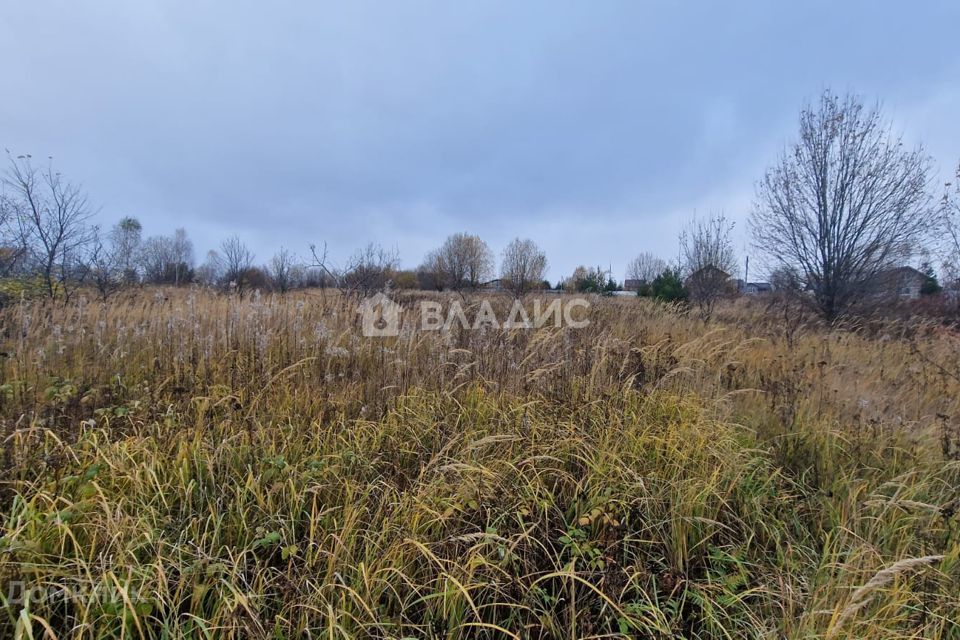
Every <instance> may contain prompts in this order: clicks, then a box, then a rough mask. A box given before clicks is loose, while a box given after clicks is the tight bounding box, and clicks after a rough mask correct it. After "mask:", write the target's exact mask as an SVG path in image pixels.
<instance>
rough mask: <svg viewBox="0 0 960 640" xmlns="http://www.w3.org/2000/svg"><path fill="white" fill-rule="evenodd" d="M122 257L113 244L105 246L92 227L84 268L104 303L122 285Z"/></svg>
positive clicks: (96, 230)
mask: <svg viewBox="0 0 960 640" xmlns="http://www.w3.org/2000/svg"><path fill="white" fill-rule="evenodd" d="M123 258H124V256H122V255H121V250H120V249H118V247H117V246H116V245H114V244H110V245H107V244H105V243H104V242H103V239H102V238H101V236H100V228H99V227H96V226H95V227H93V230H92V233H91V240H90V243H89V245H88V251H87V256H86V258H85V260H84V268H85V272H86V276H87V278H88V279H89V280H90V281H91V282H92V283H93V286H94V287H96V289H97V293H99V294H100V299H101V300H104V301H106V300H107V298H109V297H110V296H111V295H112V294H113V293H115V292H116V291H118V290H119V289H120V287H121V286H123V283H124V273H125V271H124V269H123V267H122V265H123Z"/></svg>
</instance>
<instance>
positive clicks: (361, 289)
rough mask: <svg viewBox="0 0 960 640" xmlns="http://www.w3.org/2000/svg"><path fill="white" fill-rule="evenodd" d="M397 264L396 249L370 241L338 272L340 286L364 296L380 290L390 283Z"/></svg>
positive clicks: (398, 261)
mask: <svg viewBox="0 0 960 640" xmlns="http://www.w3.org/2000/svg"><path fill="white" fill-rule="evenodd" d="M399 264H400V259H399V256H398V255H397V252H396V251H394V250H389V249H384V248H383V247H381V246H380V245H378V244H374V243H372V242H371V243H369V244H367V246H366V247H364V248H363V249H360V250H359V251H357V252H356V253H354V254H353V255H352V256H351V257H350V259H349V260H348V261H347V264H346V266H345V267H344V268H343V269H342V270H341V272H340V278H339V284H340V287H341V288H342V289H343V290H345V291H346V292H348V293H357V294H360V295H364V296H366V295H370V294H371V293H373V292H374V291H381V290H383V289H386V288H387V287H388V286H389V285H390V283H391V281H392V280H393V277H394V274H395V273H396V271H397V268H398V266H399Z"/></svg>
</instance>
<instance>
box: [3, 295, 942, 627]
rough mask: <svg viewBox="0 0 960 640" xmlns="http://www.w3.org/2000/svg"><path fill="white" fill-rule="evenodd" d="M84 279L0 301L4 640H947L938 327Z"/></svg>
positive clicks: (640, 306) (746, 311)
mask: <svg viewBox="0 0 960 640" xmlns="http://www.w3.org/2000/svg"><path fill="white" fill-rule="evenodd" d="M434 298H435V299H437V300H441V301H443V302H444V304H446V303H449V301H450V299H448V298H445V297H443V296H434ZM92 300H93V297H92V296H88V297H87V299H83V298H82V297H81V298H77V299H76V301H74V302H71V303H70V304H69V305H67V306H64V305H63V303H61V302H57V303H51V302H44V301H37V302H24V303H21V304H16V305H13V306H8V307H6V308H4V309H3V310H2V311H0V320H2V327H3V346H2V350H3V352H4V354H5V357H4V358H3V364H2V381H0V382H2V386H0V402H2V407H0V417H2V425H3V434H2V437H3V443H4V445H3V467H2V485H0V497H2V505H3V511H2V513H3V521H2V530H0V534H2V537H0V591H2V595H0V598H2V602H0V605H2V608H3V613H2V614H0V615H2V618H0V635H2V636H3V637H23V638H29V637H33V638H41V637H56V638H105V637H117V638H120V637H125V638H132V637H142V636H145V637H153V638H205V637H206V638H220V637H236V638H247V637H253V638H301V637H324V638H334V637H344V638H371V637H374V638H405V637H416V638H473V637H479V638H511V637H521V638H527V637H535V638H579V637H615V636H623V637H653V638H668V637H676V636H685V637H703V638H712V637H732V638H739V637H791V638H811V637H821V636H826V635H830V636H832V637H835V638H842V637H849V638H894V637H928V638H941V637H960V620H958V611H960V564H958V562H960V557H958V556H960V544H958V540H960V538H958V529H960V522H958V516H957V512H958V511H960V462H957V460H956V459H953V458H954V455H953V452H954V451H955V448H954V447H956V446H958V443H956V442H954V441H953V438H954V436H953V435H952V434H954V433H956V429H957V427H956V422H955V420H956V418H954V416H957V417H960V411H958V408H960V407H958V403H960V382H958V380H957V378H955V377H953V375H954V374H955V373H957V372H958V371H960V357H958V354H960V348H958V340H957V338H956V337H954V336H953V335H951V334H950V333H948V332H944V331H940V330H936V329H934V328H931V327H926V326H922V325H920V324H915V325H913V326H901V325H894V324H891V325H889V326H882V327H872V328H871V330H870V331H860V332H856V333H855V332H852V331H848V330H826V329H807V330H806V331H804V332H802V333H801V334H799V335H798V336H797V337H796V339H795V340H793V341H792V345H790V344H788V343H787V341H786V340H785V339H783V337H782V332H781V330H780V328H779V327H778V324H777V322H776V321H775V319H774V318H771V317H769V316H765V315H764V313H763V310H762V309H761V308H759V307H755V306H754V307H751V306H749V305H740V306H734V307H728V308H727V309H724V310H722V312H720V313H718V314H717V318H716V320H714V321H713V322H712V323H710V324H704V323H703V322H701V321H699V320H697V319H696V318H694V317H690V316H688V315H686V314H685V313H683V312H682V310H680V309H677V308H673V307H668V306H664V305H659V304H657V303H653V302H650V301H645V300H639V299H599V298H597V299H593V300H592V307H591V309H590V313H589V319H590V320H591V325H590V326H589V327H586V328H584V329H577V330H574V329H569V328H562V329H556V328H543V329H540V330H535V331H525V330H509V331H507V330H492V329H487V330H482V331H472V330H460V329H456V328H455V329H454V330H452V331H451V332H449V333H443V332H432V331H427V332H425V331H421V330H420V329H419V328H418V326H419V325H418V322H417V320H418V319H417V317H416V313H415V312H414V311H413V302H414V300H413V296H407V297H406V298H404V299H403V302H404V304H405V305H406V306H407V308H408V311H407V312H406V313H405V314H404V327H403V330H402V332H401V334H400V336H398V337H396V338H384V339H371V338H364V337H362V335H361V333H360V321H359V317H358V315H357V313H356V302H357V301H356V300H353V299H348V298H345V297H343V296H340V295H338V294H336V293H335V292H326V293H325V294H321V293H320V292H307V293H301V294H291V295H288V296H287V297H285V298H281V297H269V296H259V295H254V296H253V297H247V298H245V299H244V300H238V299H236V298H231V297H226V296H218V295H215V294H212V293H208V292H205V291H201V290H195V291H186V290H150V289H146V290H143V291H138V292H135V293H129V294H124V295H123V296H122V297H118V298H117V299H115V300H112V301H111V302H109V303H107V304H101V303H99V302H93V301H92ZM492 301H493V304H494V306H495V307H496V308H497V309H498V310H499V311H503V312H504V313H505V309H506V308H507V307H508V305H509V301H508V300H506V299H500V298H493V299H492ZM528 302H529V301H528ZM479 303H480V299H479V298H473V297H468V298H467V300H466V306H468V307H470V308H471V309H475V308H476V307H477V306H478V305H479ZM468 315H471V314H470V312H468ZM498 315H499V314H498ZM878 576H879V577H878Z"/></svg>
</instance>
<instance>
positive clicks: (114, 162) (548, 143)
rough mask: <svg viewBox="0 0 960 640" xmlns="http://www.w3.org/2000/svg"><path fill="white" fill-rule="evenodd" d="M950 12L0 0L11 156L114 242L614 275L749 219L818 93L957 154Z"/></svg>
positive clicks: (959, 58)
mask: <svg viewBox="0 0 960 640" xmlns="http://www.w3.org/2000/svg"><path fill="white" fill-rule="evenodd" d="M958 26H960V3H958V2H956V0H944V1H942V2H910V3H907V2H899V1H898V2H892V1H890V2H878V1H871V2H868V1H862V2H843V3H840V2H837V1H836V0H831V1H829V2H826V1H824V2H809V1H805V2H791V3H787V2H768V1H759V0H758V1H756V2H729V3H719V2H709V3H708V2H702V3H694V2H675V1H663V2H648V1H643V0H624V1H614V0H580V1H577V2H566V1H563V0H548V1H534V0H509V1H503V2H493V1H485V2H479V1H473V0H455V1H454V0H437V1H420V0H380V1H379V2H372V1H366V0H349V1H341V2H296V3H294V2H283V1H280V2H270V3H266V2H262V1H261V2H252V1H246V0H232V1H230V2H226V1H224V2H220V3H213V2H205V1H203V0H191V1H189V2H188V1H185V0H184V1H159V0H157V1H155V0H137V1H136V2H131V1H130V0H110V1H107V0H100V1H89V2H86V1H79V0H62V1H57V2H54V1H46V0H29V1H26V0H0V60H2V61H3V78H2V81H0V146H2V147H5V148H8V149H10V151H11V152H13V153H15V154H20V153H30V154H32V155H33V156H34V157H35V158H38V157H39V158H45V157H46V156H53V157H54V162H55V164H56V166H57V168H59V169H60V170H61V171H62V172H63V173H64V174H65V175H67V177H69V178H70V179H71V180H74V181H77V182H82V183H83V185H84V186H85V188H86V190H87V192H88V193H89V195H90V197H91V199H92V200H93V201H94V202H96V203H97V205H98V206H99V207H100V213H99V221H100V223H101V224H103V225H104V226H109V225H111V224H112V223H113V222H115V221H116V220H117V219H119V218H120V217H122V216H127V215H132V216H136V217H138V218H139V219H140V220H141V222H142V223H143V225H144V233H145V235H152V234H161V233H162V234H167V233H171V232H172V231H173V230H174V229H175V228H176V227H179V226H182V227H185V228H186V229H187V231H188V232H189V234H190V236H191V238H192V239H193V240H194V243H195V245H196V252H197V258H198V260H202V259H203V255H204V253H205V252H206V250H207V249H208V248H211V247H214V246H215V245H217V244H218V243H219V242H220V240H221V239H222V238H223V237H225V236H227V235H230V234H232V233H237V234H238V235H239V236H240V237H241V238H242V239H243V240H245V241H246V242H247V243H248V244H249V245H250V246H251V247H252V248H253V249H254V250H255V251H256V253H257V257H258V260H261V261H266V260H267V259H268V258H269V256H270V255H271V254H272V253H273V252H274V251H275V250H276V249H277V248H278V247H279V246H281V245H283V246H286V247H287V248H289V249H292V250H294V251H296V252H299V253H302V254H305V253H306V252H307V247H308V246H309V244H310V243H311V242H318V243H319V242H323V241H326V242H327V243H328V244H329V245H330V247H331V252H332V254H333V255H334V257H336V258H337V259H343V258H345V257H346V256H347V255H348V254H349V253H351V252H352V251H353V250H354V249H356V248H358V247H360V246H361V245H363V244H365V243H366V242H368V241H375V242H379V243H381V244H383V245H384V246H387V247H395V248H396V249H398V250H399V252H400V255H401V258H402V261H403V264H404V265H406V266H409V267H413V266H415V265H416V264H417V263H419V262H420V260H421V258H422V257H423V254H424V253H425V252H426V251H427V250H429V249H430V248H432V247H434V246H435V245H437V244H439V243H440V242H441V241H442V240H443V239H444V237H446V236H447V235H448V234H451V233H454V232H458V231H469V232H472V233H477V234H479V235H481V236H482V237H483V238H484V239H485V240H487V242H488V243H489V244H490V245H491V247H492V248H493V249H494V251H496V252H497V254H498V255H499V253H500V251H501V250H502V248H503V247H504V245H505V244H506V243H507V242H508V241H509V240H510V239H511V238H513V237H515V236H521V237H530V238H533V239H534V240H535V241H536V242H538V243H539V244H540V245H541V246H542V247H543V248H544V249H545V250H546V252H547V255H548V258H549V260H550V264H551V269H550V277H551V279H557V278H559V277H561V276H563V275H565V274H568V273H569V272H570V271H572V269H573V268H574V267H575V266H576V265H577V264H581V263H584V264H589V265H602V266H604V267H606V266H607V265H608V264H611V265H612V267H613V270H614V275H615V276H616V277H618V278H623V272H624V268H625V265H626V263H627V261H628V260H629V259H630V258H631V257H633V256H634V255H635V254H637V253H638V252H640V251H652V252H655V253H658V254H660V255H661V256H663V257H665V258H672V257H674V256H676V253H677V240H676V237H677V232H678V230H679V229H680V228H681V227H682V225H683V224H684V223H685V221H686V220H688V219H689V218H690V217H691V216H692V215H693V214H694V213H695V212H697V213H699V214H700V215H706V214H709V213H710V212H718V211H723V212H725V213H726V214H727V216H728V217H730V218H732V219H734V220H736V221H737V225H738V244H739V246H738V249H739V250H740V252H741V253H744V252H745V251H746V250H747V248H748V247H747V242H746V235H747V234H746V233H745V228H746V220H747V213H748V211H749V207H750V202H751V199H752V195H753V188H754V183H755V181H756V180H757V179H758V178H759V177H760V175H761V173H762V172H763V170H764V168H765V167H766V166H767V165H768V164H770V163H771V162H772V161H773V160H774V159H775V157H776V155H777V153H778V151H779V150H780V149H781V148H782V146H783V145H784V144H785V143H786V142H788V141H789V140H790V139H791V138H792V137H793V136H794V135H795V132H796V129H797V115H798V111H799V109H800V108H801V107H802V106H803V104H804V103H805V101H807V100H809V99H811V98H815V97H816V96H817V94H819V93H820V92H821V91H822V90H823V89H824V88H826V87H832V88H833V89H834V90H836V91H840V92H845V91H847V90H853V91H855V92H857V93H859V94H862V95H864V96H865V97H866V98H867V99H869V100H871V101H872V100H875V99H879V100H881V101H882V103H883V105H884V108H885V110H886V113H887V115H888V116H889V117H890V118H891V119H892V120H893V121H894V123H895V125H896V127H897V128H898V129H899V130H901V131H902V132H903V133H904V134H905V137H906V139H907V140H908V141H910V142H911V143H913V142H923V143H924V144H925V146H926V147H927V149H928V150H929V152H930V153H931V155H933V157H934V158H935V160H936V161H937V163H938V166H939V169H940V172H941V174H942V176H943V177H944V179H946V177H947V176H948V175H949V174H950V173H951V172H952V169H953V167H955V166H956V163H957V161H958V160H960V118H958V115H960V47H958V46H957V41H958V33H960V32H958Z"/></svg>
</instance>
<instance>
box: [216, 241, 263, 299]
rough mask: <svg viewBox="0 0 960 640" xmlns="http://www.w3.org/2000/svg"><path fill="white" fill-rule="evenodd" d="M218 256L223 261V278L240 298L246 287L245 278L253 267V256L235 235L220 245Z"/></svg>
mask: <svg viewBox="0 0 960 640" xmlns="http://www.w3.org/2000/svg"><path fill="white" fill-rule="evenodd" d="M220 256H221V259H222V260H223V278H224V280H225V281H226V283H227V284H229V286H230V288H231V289H232V290H234V291H236V292H237V293H238V294H240V296H241V297H242V296H243V293H244V291H245V289H246V285H247V276H248V275H249V271H250V268H251V267H253V260H254V257H255V256H254V254H253V251H251V250H250V248H249V247H248V246H247V245H246V244H244V243H243V241H242V240H240V238H239V237H238V236H236V235H234V236H231V237H229V238H227V239H226V240H224V241H223V242H222V243H221V244H220Z"/></svg>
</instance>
